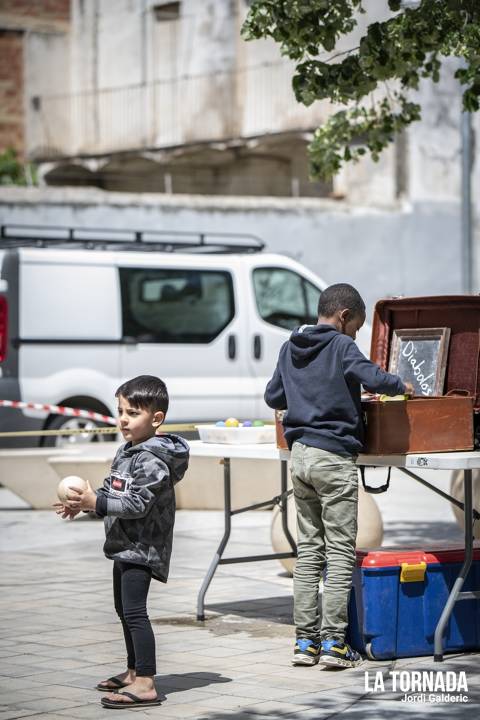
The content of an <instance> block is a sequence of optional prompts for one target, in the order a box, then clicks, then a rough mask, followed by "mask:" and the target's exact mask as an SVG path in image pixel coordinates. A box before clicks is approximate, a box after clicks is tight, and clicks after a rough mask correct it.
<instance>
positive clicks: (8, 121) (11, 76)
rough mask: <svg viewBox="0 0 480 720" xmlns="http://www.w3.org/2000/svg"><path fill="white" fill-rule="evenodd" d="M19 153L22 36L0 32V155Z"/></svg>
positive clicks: (21, 132) (16, 33) (20, 137)
mask: <svg viewBox="0 0 480 720" xmlns="http://www.w3.org/2000/svg"><path fill="white" fill-rule="evenodd" d="M8 147H13V148H15V149H16V150H17V151H18V152H19V153H20V154H22V153H23V34H22V33H21V32H12V31H6V32H2V31H0V152H2V151H3V150H5V149H6V148H8Z"/></svg>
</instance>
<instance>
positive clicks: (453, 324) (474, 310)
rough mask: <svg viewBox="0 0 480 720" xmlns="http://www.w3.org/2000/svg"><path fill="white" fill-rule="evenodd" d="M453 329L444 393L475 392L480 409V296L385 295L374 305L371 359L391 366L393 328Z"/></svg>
mask: <svg viewBox="0 0 480 720" xmlns="http://www.w3.org/2000/svg"><path fill="white" fill-rule="evenodd" d="M436 327H449V328H450V343H449V348H448V355H447V368H446V375H445V386H444V394H445V395H447V394H448V393H452V392H453V391H462V392H463V393H468V394H469V395H472V396H473V397H474V398H475V400H474V406H475V409H476V410H480V295H436V296H432V297H405V298H403V297H402V298H386V299H383V300H379V301H378V302H377V304H376V305H375V310H374V313H373V323H372V344H371V348H370V358H371V360H373V362H375V363H377V365H380V367H382V368H383V369H384V370H387V369H388V361H389V357H390V346H391V342H392V334H393V331H394V330H399V329H404V328H436Z"/></svg>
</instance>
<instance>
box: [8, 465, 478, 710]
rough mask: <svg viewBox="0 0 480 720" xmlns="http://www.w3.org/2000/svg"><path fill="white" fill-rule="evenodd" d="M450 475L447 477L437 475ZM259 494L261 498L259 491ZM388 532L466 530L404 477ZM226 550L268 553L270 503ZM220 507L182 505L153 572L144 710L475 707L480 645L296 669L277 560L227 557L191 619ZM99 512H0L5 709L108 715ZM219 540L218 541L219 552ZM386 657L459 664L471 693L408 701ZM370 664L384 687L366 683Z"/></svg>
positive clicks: (288, 596) (112, 636)
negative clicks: (169, 550)
mask: <svg viewBox="0 0 480 720" xmlns="http://www.w3.org/2000/svg"><path fill="white" fill-rule="evenodd" d="M445 484H446V480H445V483H444V486H445ZM259 499H261V498H259ZM377 500H378V501H379V505H380V507H381V509H382V514H383V517H384V523H385V540H384V544H400V545H401V544H403V543H405V541H406V540H410V544H411V543H414V544H415V543H416V544H418V545H421V544H423V541H428V540H429V539H432V540H435V541H438V540H449V541H451V540H453V539H456V538H457V539H458V538H461V533H460V531H459V530H458V528H457V526H456V525H455V523H454V521H453V516H452V513H451V510H450V507H449V505H448V503H446V502H445V501H443V500H441V499H440V498H436V497H435V496H433V495H432V494H431V493H430V492H429V491H428V490H426V489H425V488H422V487H421V486H420V485H418V484H416V483H415V482H414V481H412V480H409V479H408V478H405V479H404V480H403V481H402V482H400V481H397V482H395V483H392V488H391V490H390V491H389V492H388V493H387V494H386V495H383V496H379V498H377ZM233 524H234V531H233V533H232V538H231V541H230V543H229V546H228V548H227V553H228V554H231V555H234V554H235V555H244V554H249V553H250V554H258V553H265V552H270V550H271V546H270V537H269V535H270V514H269V513H268V512H250V513H246V514H245V515H240V516H238V517H235V518H234V519H233ZM222 527H223V515H222V513H220V512H215V511H210V512H205V511H180V512H179V513H178V516H177V524H176V531H175V543H174V554H173V558H172V572H171V577H170V580H169V582H168V584H167V585H166V586H164V585H162V584H160V583H156V582H154V583H153V584H152V590H151V592H150V617H151V619H152V622H153V624H154V629H155V634H156V639H157V658H158V677H157V689H158V693H159V695H160V696H161V697H162V698H163V702H162V705H161V706H160V707H154V708H151V709H150V710H145V709H140V708H138V709H135V710H126V711H125V712H126V713H129V712H134V713H135V714H136V716H139V717H149V718H163V719H165V720H173V719H178V718H194V719H195V720H227V719H228V720H247V719H248V720H261V718H269V719H270V718H271V719H275V720H276V719H277V718H283V719H284V720H285V718H288V719H290V718H292V720H307V719H308V720H313V719H315V720H324V719H325V720H326V718H335V717H340V716H341V717H342V718H343V719H344V720H354V719H355V720H356V719H357V718H367V717H368V718H369V720H375V719H376V718H382V719H383V718H387V717H388V718H391V717H393V718H397V717H398V718H402V717H403V716H404V715H408V716H409V718H420V717H424V716H428V717H441V718H449V719H450V718H454V719H456V718H462V719H463V718H467V716H469V717H471V716H472V712H473V714H475V713H476V712H478V709H479V708H480V662H479V659H480V656H479V655H468V654H465V655H455V656H447V657H446V662H445V663H443V664H441V665H439V664H435V665H434V664H433V662H432V658H430V657H422V658H407V659H403V660H397V661H391V662H378V661H377V662H371V661H366V662H365V663H364V664H363V665H362V666H360V667H358V668H355V669H353V670H343V671H329V670H322V669H320V667H318V666H317V667H313V668H294V667H292V666H291V664H290V658H291V655H292V650H293V627H292V581H291V579H290V578H289V577H287V576H286V575H285V573H284V572H283V569H282V567H281V566H280V564H279V563H278V562H277V561H268V562H262V563H249V564H246V563H243V564H235V565H228V566H222V567H220V568H219V570H218V572H217V574H216V576H215V578H214V579H213V582H212V585H211V588H210V590H209V592H208V594H207V598H206V599H207V620H206V622H205V623H197V622H196V620H195V602H196V594H197V592H198V588H199V586H200V583H201V580H202V578H203V576H204V574H205V571H206V568H207V567H208V564H209V562H210V559H211V557H212V555H213V552H214V551H215V549H216V546H217V544H218V541H219V539H220V537H221V534H222ZM102 542H103V524H102V523H101V522H100V521H96V520H91V519H90V518H88V517H86V516H84V517H81V518H80V519H76V520H75V521H73V522H66V521H62V520H60V518H58V517H57V516H55V515H54V513H53V512H48V511H31V510H25V509H19V510H3V511H1V512H0V587H1V594H0V720H9V719H11V718H22V717H35V718H42V719H43V718H52V719H57V720H60V719H62V720H65V718H86V719H89V718H92V719H93V718H104V717H105V718H107V717H111V715H110V711H109V710H107V709H104V708H102V707H101V706H100V697H101V695H100V693H98V692H96V691H95V690H93V689H92V688H93V686H94V685H95V684H96V683H97V682H98V681H99V680H101V679H105V678H107V677H109V676H110V675H112V674H114V673H117V672H119V671H121V670H122V669H123V668H124V649H123V640H122V633H121V628H120V624H119V622H118V620H117V619H116V616H115V613H114V610H113V604H112V597H111V562H110V561H108V560H106V559H105V558H104V557H103V554H102V551H101V548H102ZM227 553H226V554H227ZM392 670H409V671H411V670H420V671H422V670H425V671H428V670H433V671H435V672H436V671H437V670H442V671H447V670H450V671H451V670H454V671H456V672H457V673H458V672H460V671H464V672H465V673H466V678H467V681H468V702H466V703H458V702H457V703H432V702H426V703H413V702H402V698H403V697H404V695H405V693H404V692H401V691H398V689H397V692H393V690H392V685H391V682H390V679H389V678H390V676H389V674H388V673H389V672H391V671H392ZM366 672H368V673H369V675H368V678H369V683H370V685H371V684H372V678H374V677H377V676H376V675H375V673H377V672H381V673H382V677H383V678H384V680H385V691H384V692H381V691H379V692H377V693H373V692H368V691H367V690H366V688H365V673H366Z"/></svg>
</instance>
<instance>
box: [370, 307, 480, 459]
mask: <svg viewBox="0 0 480 720" xmlns="http://www.w3.org/2000/svg"><path fill="white" fill-rule="evenodd" d="M439 327H447V328H449V330H450V342H449V346H448V353H447V356H446V373H445V381H444V387H443V396H442V397H421V396H420V397H417V396H416V397H415V398H413V399H410V400H407V401H393V402H382V401H379V400H367V401H364V402H363V403H362V407H363V410H364V413H365V419H366V446H365V452H367V453H371V454H377V455H379V454H382V455H384V454H387V455H388V454H395V453H421V452H448V451H455V450H472V449H473V447H474V427H475V426H476V425H477V424H478V419H479V414H478V413H479V411H480V372H479V358H480V296H474V295H460V296H458V295H457V296H445V295H443V296H437V297H420V298H391V299H386V300H380V301H379V302H378V303H377V304H376V306H375V311H374V316H373V327H372V345H371V351H370V357H371V359H372V360H373V362H375V363H377V365H380V367H382V368H383V369H385V370H387V369H388V367H389V359H390V349H391V345H392V341H393V340H392V339H393V335H394V331H395V330H399V329H404V328H409V329H425V328H439Z"/></svg>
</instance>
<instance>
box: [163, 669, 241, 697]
mask: <svg viewBox="0 0 480 720" xmlns="http://www.w3.org/2000/svg"><path fill="white" fill-rule="evenodd" d="M227 682H232V678H229V677H225V676H223V675H221V674H220V673H212V672H196V673H185V674H184V675H173V674H171V675H159V676H157V677H156V678H155V687H156V690H157V694H158V696H159V698H160V700H167V698H168V696H169V695H171V694H172V693H177V692H185V691H186V690H195V689H196V688H202V687H207V686H208V685H212V684H216V683H227Z"/></svg>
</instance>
